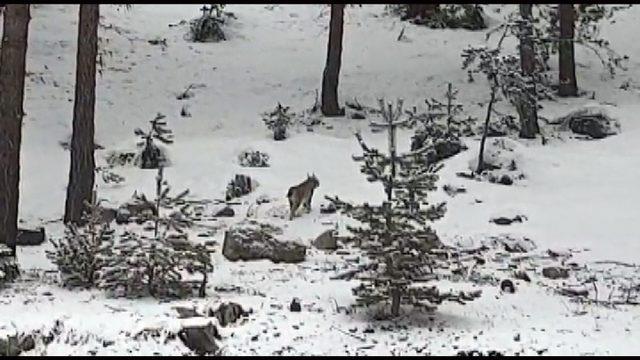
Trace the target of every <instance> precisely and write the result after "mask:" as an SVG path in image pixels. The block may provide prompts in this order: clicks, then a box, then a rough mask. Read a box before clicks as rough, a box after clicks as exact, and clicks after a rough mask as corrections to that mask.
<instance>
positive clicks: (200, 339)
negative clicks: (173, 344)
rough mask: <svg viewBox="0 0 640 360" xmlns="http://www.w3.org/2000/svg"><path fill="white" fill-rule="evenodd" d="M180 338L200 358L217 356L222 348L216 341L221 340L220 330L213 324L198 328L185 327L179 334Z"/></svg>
mask: <svg viewBox="0 0 640 360" xmlns="http://www.w3.org/2000/svg"><path fill="white" fill-rule="evenodd" d="M178 337H179V338H180V340H181V341H182V343H184V344H185V346H186V347H188V348H189V349H190V350H192V351H194V352H195V353H196V354H198V356H204V355H217V354H218V353H219V351H220V347H219V346H218V344H216V340H219V339H221V337H220V334H219V333H218V328H216V327H215V325H213V324H212V323H208V324H206V325H197V326H185V327H183V328H182V330H180V332H178Z"/></svg>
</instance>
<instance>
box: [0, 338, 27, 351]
mask: <svg viewBox="0 0 640 360" xmlns="http://www.w3.org/2000/svg"><path fill="white" fill-rule="evenodd" d="M20 353H22V349H21V348H20V343H19V341H18V337H17V336H7V338H6V339H3V338H0V355H2V356H18V355H20Z"/></svg>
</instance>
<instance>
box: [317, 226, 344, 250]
mask: <svg viewBox="0 0 640 360" xmlns="http://www.w3.org/2000/svg"><path fill="white" fill-rule="evenodd" d="M312 244H313V246H315V247H316V249H320V250H335V249H337V248H338V241H337V240H336V237H335V232H334V231H333V230H326V231H325V232H323V233H322V234H320V235H319V236H318V237H317V238H316V239H315V240H313V242H312Z"/></svg>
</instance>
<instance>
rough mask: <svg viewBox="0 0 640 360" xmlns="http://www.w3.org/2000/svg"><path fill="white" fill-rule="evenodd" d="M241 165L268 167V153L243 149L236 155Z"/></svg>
mask: <svg viewBox="0 0 640 360" xmlns="http://www.w3.org/2000/svg"><path fill="white" fill-rule="evenodd" d="M238 162H239V163H240V166H243V167H269V155H268V154H266V153H263V152H260V151H253V150H245V151H243V152H242V153H240V155H238Z"/></svg>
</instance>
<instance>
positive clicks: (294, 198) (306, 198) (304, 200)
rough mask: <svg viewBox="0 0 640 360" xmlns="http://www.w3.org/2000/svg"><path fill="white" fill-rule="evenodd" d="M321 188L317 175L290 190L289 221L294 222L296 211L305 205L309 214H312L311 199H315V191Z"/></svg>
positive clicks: (288, 196) (288, 194) (309, 177)
mask: <svg viewBox="0 0 640 360" xmlns="http://www.w3.org/2000/svg"><path fill="white" fill-rule="evenodd" d="M318 186H320V182H319V181H318V178H317V177H316V175H315V174H313V175H311V176H309V174H307V179H306V180H305V181H303V182H302V183H300V184H299V185H296V186H292V187H290V188H289V192H288V193H287V198H289V208H290V211H289V220H293V217H294V215H295V213H296V210H298V208H299V207H300V205H303V206H304V208H305V209H306V210H307V213H309V212H311V197H313V191H314V190H315V189H316V188H317V187H318Z"/></svg>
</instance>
